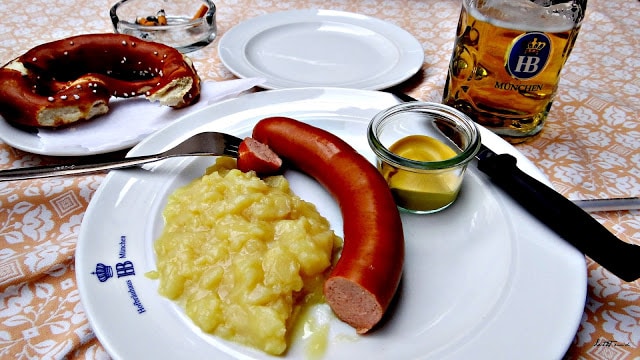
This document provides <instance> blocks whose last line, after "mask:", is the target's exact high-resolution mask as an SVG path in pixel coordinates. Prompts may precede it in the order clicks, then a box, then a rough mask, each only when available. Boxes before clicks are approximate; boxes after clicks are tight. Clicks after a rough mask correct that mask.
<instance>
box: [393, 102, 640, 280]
mask: <svg viewBox="0 0 640 360" xmlns="http://www.w3.org/2000/svg"><path fill="white" fill-rule="evenodd" d="M391 94H392V95H394V96H395V97H397V98H398V99H400V100H401V101H403V102H411V101H418V100H417V99H415V98H413V97H411V96H409V95H407V94H404V93H397V92H391ZM476 158H477V160H478V161H477V166H478V169H479V170H480V171H482V172H483V173H485V174H487V175H488V176H489V178H490V179H491V181H492V182H493V183H494V184H495V185H497V186H498V187H499V188H500V189H502V190H503V191H504V192H505V193H507V194H508V195H509V196H511V197H512V198H513V199H514V200H515V201H516V202H518V204H520V206H522V207H523V208H525V209H526V210H527V211H528V212H529V213H530V214H532V215H533V216H535V217H536V218H537V219H538V220H539V221H541V222H542V223H543V224H545V225H546V226H547V227H549V228H550V229H551V230H553V231H554V232H556V234H558V235H559V236H560V237H561V238H563V239H564V240H565V241H567V242H568V243H570V244H571V245H573V247H575V248H576V249H578V250H579V251H581V252H582V253H583V254H584V255H586V256H588V257H590V258H591V259H593V260H594V261H595V262H597V263H598V264H600V265H601V266H602V267H604V268H605V269H607V270H609V271H610V272H611V273H613V274H614V275H616V276H618V277H619V278H620V279H622V280H625V281H635V280H636V279H638V278H640V261H639V260H640V246H637V245H634V244H630V243H627V242H624V241H622V240H620V239H618V238H617V237H616V236H615V235H614V234H612V233H611V232H610V231H609V230H608V229H607V228H606V227H604V226H603V225H602V224H600V223H599V222H598V221H597V220H596V219H594V218H593V217H592V216H591V215H589V214H588V213H587V212H585V211H584V210H582V209H581V208H580V207H579V206H577V205H576V204H574V203H573V202H572V201H571V200H569V199H567V198H566V197H564V196H563V195H562V194H560V193H558V192H557V191H555V190H554V189H552V188H550V187H549V186H547V185H545V184H543V183H541V182H540V181H538V180H536V179H535V178H533V177H531V176H529V175H528V174H526V173H525V172H524V171H522V170H520V169H519V168H518V166H517V164H516V163H517V160H516V158H515V157H514V156H512V155H510V154H496V153H495V152H494V151H492V150H491V149H489V148H488V147H487V146H486V145H484V144H483V145H481V148H480V151H479V152H478V154H477V155H476Z"/></svg>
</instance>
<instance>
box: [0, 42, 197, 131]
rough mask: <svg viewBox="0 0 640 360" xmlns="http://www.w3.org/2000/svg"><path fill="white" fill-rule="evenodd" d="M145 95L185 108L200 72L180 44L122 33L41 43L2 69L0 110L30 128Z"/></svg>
mask: <svg viewBox="0 0 640 360" xmlns="http://www.w3.org/2000/svg"><path fill="white" fill-rule="evenodd" d="M140 95H143V96H145V97H146V98H147V99H148V100H150V101H159V102H160V103H161V104H162V105H166V106H170V107H173V108H182V107H185V106H188V105H190V104H192V103H194V102H196V101H197V100H198V99H199V97H200V77H199V76H198V74H197V72H196V70H195V68H194V66H193V63H192V62H191V60H190V59H189V58H188V57H187V56H185V55H183V54H181V53H180V52H179V51H177V50H176V49H174V48H172V47H169V46H166V45H163V44H159V43H153V42H149V41H144V40H141V39H138V38H136V37H133V36H129V35H122V34H89V35H79V36H74V37H70V38H66V39H62V40H57V41H53V42H50V43H46V44H42V45H40V46H37V47H35V48H33V49H31V50H29V51H27V52H26V53H25V54H23V55H22V56H19V57H18V58H16V59H14V60H12V61H11V62H9V63H8V64H6V65H5V66H3V67H2V68H0V115H2V117H4V119H5V120H7V121H8V122H10V123H14V124H17V125H22V126H27V127H59V126H64V125H68V124H72V123H75V122H77V121H81V120H88V119H91V118H94V117H96V116H99V115H102V114H105V113H107V112H108V111H109V107H108V104H109V99H110V98H111V97H112V96H114V97H121V98H128V97H136V96H140Z"/></svg>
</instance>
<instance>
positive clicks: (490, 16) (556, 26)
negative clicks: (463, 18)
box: [465, 0, 584, 33]
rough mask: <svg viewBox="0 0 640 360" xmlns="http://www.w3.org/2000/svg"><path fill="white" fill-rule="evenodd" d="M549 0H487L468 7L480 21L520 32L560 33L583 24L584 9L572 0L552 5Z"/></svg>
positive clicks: (472, 14) (470, 12)
mask: <svg viewBox="0 0 640 360" xmlns="http://www.w3.org/2000/svg"><path fill="white" fill-rule="evenodd" d="M550 3H551V1H549V0H536V1H535V2H532V1H529V0H484V1H478V3H477V5H476V6H475V7H473V8H469V6H468V5H467V3H466V2H465V7H466V8H467V10H468V11H469V14H470V15H471V16H473V17H475V18H476V19H478V20H481V21H484V22H488V23H490V24H493V25H495V26H499V27H502V28H506V29H513V30H519V31H544V32H550V33H557V32H563V31H568V30H571V29H572V28H574V27H575V25H574V24H576V23H580V21H582V17H583V15H584V10H583V9H580V7H579V6H578V5H577V4H574V3H573V2H572V1H569V2H567V3H562V4H556V5H551V4H550Z"/></svg>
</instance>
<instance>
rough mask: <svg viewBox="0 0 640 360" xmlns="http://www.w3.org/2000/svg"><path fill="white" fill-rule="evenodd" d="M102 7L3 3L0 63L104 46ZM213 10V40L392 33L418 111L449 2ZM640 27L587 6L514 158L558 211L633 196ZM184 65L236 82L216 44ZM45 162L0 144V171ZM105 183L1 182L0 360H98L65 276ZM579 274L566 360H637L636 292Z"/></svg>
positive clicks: (286, 3) (637, 234)
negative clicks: (270, 24) (361, 29)
mask: <svg viewBox="0 0 640 360" xmlns="http://www.w3.org/2000/svg"><path fill="white" fill-rule="evenodd" d="M111 5H112V3H111V1H108V0H85V1H80V0H64V1H62V0H48V1H44V0H34V1H27V2H25V1H19V0H3V1H2V2H1V3H0V13H2V14H3V15H4V16H3V17H2V19H1V20H0V34H1V36H0V62H2V63H6V62H8V61H9V60H11V59H12V58H14V57H16V56H18V55H20V54H22V53H23V52H25V51H26V50H28V49H30V48H31V47H34V46H35V45H38V44H40V43H43V42H47V41H51V40H56V39H59V38H63V37H67V36H71V35H76V34H81V33H91V32H111V31H112V28H111V23H110V20H109V17H108V9H109V7H110V6H111ZM216 5H217V7H218V18H217V20H218V29H219V36H221V35H224V33H225V31H227V30H228V29H230V28H231V27H233V26H234V25H236V24H238V23H240V22H241V21H243V20H245V19H249V18H252V17H255V16H257V15H261V14H264V13H269V12H275V11H282V10H289V9H295V8H297V9H304V8H325V9H336V10H345V11H351V12H358V13H362V14H366V15H369V16H373V17H377V18H380V19H384V20H387V21H390V22H392V23H395V24H397V25H399V26H400V27H403V28H404V29H406V30H407V31H409V32H410V33H412V34H413V35H414V36H415V37H416V38H417V39H418V40H419V41H420V42H421V43H422V45H423V47H424V49H425V54H426V58H425V63H424V66H423V68H422V70H421V71H420V72H419V74H417V75H416V76H414V77H412V78H411V79H409V80H407V81H406V82H405V83H404V84H402V85H401V86H400V87H401V88H402V90H404V91H406V92H408V93H410V94H412V95H413V96H415V97H418V98H420V99H422V100H429V101H436V102H439V101H440V100H441V96H442V89H443V87H444V81H445V75H446V68H447V65H448V61H449V56H450V54H451V49H452V45H453V37H454V33H455V28H456V24H457V20H458V14H459V10H460V2H459V0H443V1H428V0H422V1H421V0H397V1H395V0H394V1H383V0H362V1H358V0H322V1H321V0H278V1H272V0H262V1H247V0H220V1H216ZM639 13H640V2H639V1H637V0H611V1H605V0H590V2H589V5H588V10H587V16H586V19H585V21H584V24H583V27H582V30H581V33H580V35H579V37H578V41H577V44H576V47H575V49H574V51H573V53H572V55H571V57H570V59H569V61H568V63H567V64H566V67H565V69H564V70H563V74H562V81H561V84H560V90H559V93H558V96H557V100H556V102H555V104H554V106H553V108H552V110H551V113H550V116H549V120H548V123H547V126H546V128H545V130H544V132H543V133H542V134H541V135H540V136H539V137H537V138H536V139H534V140H533V141H530V142H528V143H526V144H521V145H518V146H517V148H518V150H520V151H521V152H522V153H524V154H525V155H526V156H527V157H528V158H529V159H531V160H532V161H533V162H534V163H535V164H536V165H537V166H538V167H539V168H540V169H541V170H542V171H543V172H544V173H545V174H546V175H547V176H548V177H549V179H550V180H551V183H552V184H553V185H554V187H555V188H556V189H557V190H558V191H559V192H561V193H562V194H563V195H565V196H566V197H568V198H571V199H577V198H600V197H604V198H606V197H628V196H639V195H640V151H639V149H640V116H639V115H640V102H639V101H638V100H639V99H640V75H638V74H640V57H639V56H638V54H639V53H640V16H638V14H639ZM190 56H191V57H192V59H193V60H194V63H195V65H196V68H197V69H198V72H199V73H200V75H201V76H202V77H203V79H205V80H226V79H233V78H234V77H233V75H232V74H231V73H230V72H229V71H228V70H226V69H225V68H224V66H223V65H222V64H221V62H220V60H219V58H218V56H217V48H216V44H215V43H214V44H213V45H210V46H208V47H206V48H204V49H201V50H199V51H196V52H193V53H191V54H190ZM73 160H74V159H67V161H73ZM56 161H60V159H57V158H54V157H47V156H40V155H34V154H30V153H26V152H23V151H19V150H16V149H14V148H11V147H10V146H8V145H7V144H4V143H1V142H0V168H17V167H25V166H34V165H42V164H48V163H54V162H56ZM103 178H104V175H102V174H98V175H90V176H75V177H65V178H52V179H46V180H33V181H22V182H0V204H1V208H0V324H1V325H0V358H18V359H27V358H29V359H32V358H70V359H71V358H90V359H104V358H108V354H107V353H106V351H105V350H104V348H103V347H102V345H101V344H100V343H99V341H98V340H97V339H96V337H95V335H94V333H93V332H92V329H91V327H90V325H89V323H88V321H87V317H86V315H85V312H84V310H83V306H82V303H81V302H80V299H79V295H78V289H77V284H76V279H75V272H74V251H75V248H76V241H77V238H78V233H79V229H80V224H81V220H82V217H83V214H84V211H85V210H86V208H87V205H88V203H89V201H90V200H91V197H92V195H93V194H94V193H95V191H96V189H97V188H98V186H99V185H100V184H101V182H102V180H103ZM593 216H594V217H595V218H596V219H597V220H598V221H600V222H601V223H603V224H604V225H605V226H606V227H607V228H609V229H610V230H611V231H612V232H613V233H614V234H616V235H617V236H618V237H620V238H621V239H622V240H624V241H627V242H632V243H636V244H640V211H638V210H633V211H613V212H601V213H594V214H593ZM638 260H639V261H638V264H640V259H638ZM587 265H588V294H587V296H588V299H587V302H586V307H585V309H584V315H583V319H582V323H581V325H580V327H579V329H578V332H577V334H576V336H575V340H574V341H573V344H572V345H571V347H570V349H569V350H568V352H567V355H566V358H568V359H617V360H631V359H639V358H640V286H639V285H640V284H639V282H638V281H635V282H632V283H625V282H622V281H621V280H619V279H618V278H616V277H615V276H613V275H611V274H609V273H608V272H607V271H606V270H604V269H603V268H602V267H600V266H599V265H598V264H596V263H594V262H593V261H591V260H589V259H587ZM639 266H640V265H639ZM550 325H551V326H553V324H550Z"/></svg>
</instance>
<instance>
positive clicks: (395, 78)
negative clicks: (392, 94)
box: [218, 10, 424, 90]
mask: <svg viewBox="0 0 640 360" xmlns="http://www.w3.org/2000/svg"><path fill="white" fill-rule="evenodd" d="M218 50H219V56H220V60H221V61H222V63H223V64H224V66H226V67H227V68H228V69H229V70H230V71H231V72H232V73H233V74H234V75H236V76H238V77H241V78H242V77H263V78H266V79H267V81H266V82H265V83H264V84H262V85H261V86H262V87H264V88H266V89H281V88H292V87H325V86H329V87H342V88H353V89H368V90H379V89H384V88H387V87H391V86H393V85H396V84H399V83H401V82H402V81H404V80H406V79H408V78H410V77H411V76H412V75H414V74H415V73H416V72H417V71H418V70H420V68H421V67H422V63H423V62H424V50H423V48H422V45H421V44H420V43H419V42H418V40H416V39H415V38H414V37H413V36H412V35H411V34H409V33H408V32H407V31H405V30H403V29H401V28H399V27H398V26H396V25H393V24H391V23H389V22H386V21H383V20H380V19H376V18H372V17H369V16H365V15H360V14H355V13H350V12H344V11H334V10H291V11H284V12H277V13H271V14H266V15H262V16H258V17H256V18H253V19H249V20H247V21H245V22H243V23H240V24H239V25H237V26H235V27H233V28H232V29H230V30H229V31H227V32H226V33H225V34H224V35H223V36H222V37H221V38H220V42H219V44H218Z"/></svg>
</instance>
